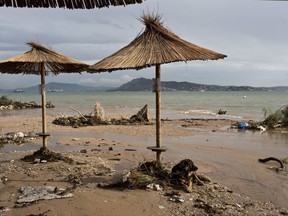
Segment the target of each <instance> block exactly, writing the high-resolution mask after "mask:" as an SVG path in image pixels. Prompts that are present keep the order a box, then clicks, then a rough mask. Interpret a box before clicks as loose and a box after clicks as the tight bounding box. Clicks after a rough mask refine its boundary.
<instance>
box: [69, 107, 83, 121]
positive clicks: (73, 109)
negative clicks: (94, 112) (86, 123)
mask: <svg viewBox="0 0 288 216" xmlns="http://www.w3.org/2000/svg"><path fill="white" fill-rule="evenodd" d="M69 108H70V109H72V110H74V111H76V112H78V113H79V115H80V116H81V117H82V118H84V119H85V120H87V119H86V118H85V116H84V115H82V113H81V112H80V111H78V110H76V109H74V108H73V107H71V106H69Z"/></svg>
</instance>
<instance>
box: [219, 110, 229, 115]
mask: <svg viewBox="0 0 288 216" xmlns="http://www.w3.org/2000/svg"><path fill="white" fill-rule="evenodd" d="M226 112H227V111H226V110H222V109H220V110H219V111H218V113H217V114H218V115H225V114H226Z"/></svg>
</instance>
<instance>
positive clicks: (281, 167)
mask: <svg viewBox="0 0 288 216" xmlns="http://www.w3.org/2000/svg"><path fill="white" fill-rule="evenodd" d="M258 161H259V162H261V163H266V162H268V161H276V162H278V163H279V164H280V168H277V169H276V171H280V170H282V171H283V170H284V169H285V166H284V164H283V162H282V161H281V160H280V159H278V158H275V157H268V158H263V159H262V158H259V159H258Z"/></svg>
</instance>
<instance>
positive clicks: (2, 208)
mask: <svg viewBox="0 0 288 216" xmlns="http://www.w3.org/2000/svg"><path fill="white" fill-rule="evenodd" d="M8 211H10V209H9V208H6V207H5V206H0V214H1V215H2V213H5V212H8Z"/></svg>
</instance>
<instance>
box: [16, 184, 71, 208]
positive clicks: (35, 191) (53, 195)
mask: <svg viewBox="0 0 288 216" xmlns="http://www.w3.org/2000/svg"><path fill="white" fill-rule="evenodd" d="M20 193H21V195H20V196H19V197H18V199H17V201H16V202H17V203H18V204H19V203H31V202H35V201H37V200H51V199H60V198H68V197H72V196H73V194H72V193H69V192H68V193H66V190H65V189H62V188H57V187H53V186H39V187H31V186H28V187H21V189H20Z"/></svg>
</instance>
